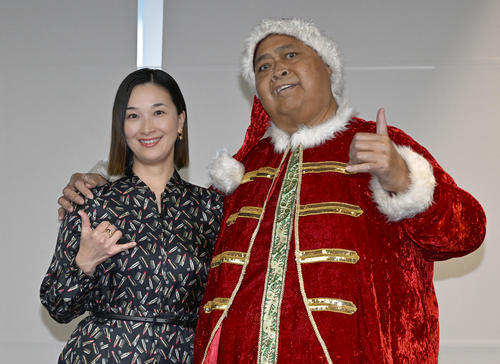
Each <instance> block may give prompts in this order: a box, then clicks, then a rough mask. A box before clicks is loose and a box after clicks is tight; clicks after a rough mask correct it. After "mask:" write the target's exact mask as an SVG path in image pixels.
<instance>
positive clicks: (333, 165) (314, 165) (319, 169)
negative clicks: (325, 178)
mask: <svg viewBox="0 0 500 364" xmlns="http://www.w3.org/2000/svg"><path fill="white" fill-rule="evenodd" d="M346 166H347V163H343V162H335V161H325V162H307V163H304V164H303V165H302V173H304V174H305V173H327V172H335V173H342V174H352V173H349V172H347V171H346V170H345V167H346Z"/></svg>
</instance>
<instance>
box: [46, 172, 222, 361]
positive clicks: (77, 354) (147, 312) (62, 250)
mask: <svg viewBox="0 0 500 364" xmlns="http://www.w3.org/2000/svg"><path fill="white" fill-rule="evenodd" d="M94 197H95V198H94V199H93V200H86V202H85V205H84V206H83V207H82V208H83V210H84V211H85V212H86V213H87V214H88V215H89V217H90V220H91V222H92V225H93V227H94V228H95V227H96V226H97V225H98V224H99V223H100V222H102V221H104V220H107V221H110V222H111V223H112V224H114V225H115V226H116V227H117V228H118V229H120V230H121V231H122V232H123V237H122V239H121V240H120V242H119V243H126V242H129V241H136V242H137V246H136V247H135V248H133V249H130V250H129V251H126V252H123V253H121V254H118V255H116V256H114V257H112V258H110V259H108V260H107V261H106V262H104V263H102V264H100V265H99V266H98V267H97V269H96V272H95V274H94V277H89V276H87V275H85V274H83V272H82V271H81V270H80V269H79V268H78V266H77V265H76V263H75V256H76V253H77V252H78V247H79V239H80V231H81V220H80V217H79V215H78V214H77V210H78V209H76V211H74V212H73V213H71V214H68V215H67V216H66V218H65V220H64V222H63V224H62V225H61V228H60V231H59V236H58V241H57V245H56V251H55V254H54V257H53V259H52V263H51V264H50V267H49V269H48V271H47V274H46V276H45V278H44V280H43V282H42V286H41V289H40V297H41V301H42V304H43V305H44V306H45V307H46V308H47V310H48V311H49V313H50V315H51V316H52V317H53V318H54V319H55V320H57V321H59V322H69V321H71V320H73V319H74V318H76V317H78V316H80V315H81V314H83V313H84V312H85V311H91V312H108V313H109V312H110V313H117V314H124V315H132V316H147V317H153V316H158V317H162V318H167V319H172V320H177V321H179V322H181V323H182V322H186V323H189V322H196V320H197V318H198V311H199V305H200V302H201V298H202V295H203V290H204V287H205V283H206V277H207V274H208V270H209V264H210V258H211V255H212V251H213V245H214V242H215V238H216V235H217V231H218V229H219V224H220V219H221V214H222V197H221V196H220V195H218V194H217V193H216V192H213V191H210V190H207V189H205V188H202V187H198V186H194V185H191V184H189V183H187V182H185V181H183V180H182V179H181V178H180V177H179V175H178V174H177V172H175V173H174V175H173V176H172V178H171V179H170V181H169V182H168V184H167V185H166V188H165V191H164V192H163V193H162V211H161V213H159V212H158V208H157V204H156V200H155V196H154V194H153V192H152V191H151V190H150V189H149V188H148V187H147V186H146V185H145V184H144V183H143V182H142V181H141V180H140V179H139V178H138V177H137V176H130V177H123V178H121V179H119V180H118V181H116V182H114V183H110V184H107V185H105V186H103V187H100V188H98V189H96V190H94ZM193 335H194V329H192V328H189V327H186V326H182V325H174V324H162V325H158V324H157V325H153V324H150V323H144V322H132V321H123V320H111V319H102V318H96V317H94V316H89V317H87V318H85V319H83V320H82V321H81V322H80V323H79V325H78V327H77V329H76V330H75V331H74V332H73V334H72V335H71V337H70V339H69V340H68V342H67V344H66V346H65V348H64V350H63V352H62V353H61V356H60V358H59V362H60V363H73V364H78V363H137V364H140V363H141V364H142V363H155V364H156V363H190V362H192V350H193V348H192V343H193Z"/></svg>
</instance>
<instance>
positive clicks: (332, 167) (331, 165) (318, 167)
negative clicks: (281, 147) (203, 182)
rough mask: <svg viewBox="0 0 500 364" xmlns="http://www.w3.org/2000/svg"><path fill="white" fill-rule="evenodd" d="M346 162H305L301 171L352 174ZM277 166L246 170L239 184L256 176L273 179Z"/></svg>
mask: <svg viewBox="0 0 500 364" xmlns="http://www.w3.org/2000/svg"><path fill="white" fill-rule="evenodd" d="M346 166H347V163H344V162H336V161H325V162H307V163H303V165H302V173H304V174H305V173H328V172H335V173H342V174H352V173H349V172H347V171H346V170H345V167H346ZM277 171H278V168H273V167H261V168H259V169H256V170H255V171H250V172H247V173H245V174H244V175H243V179H242V180H241V184H244V183H248V182H252V181H255V179H256V178H268V179H273V178H274V176H276V173H277Z"/></svg>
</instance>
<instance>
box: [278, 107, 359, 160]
mask: <svg viewBox="0 0 500 364" xmlns="http://www.w3.org/2000/svg"><path fill="white" fill-rule="evenodd" d="M355 114H356V113H355V112H354V110H353V109H352V108H351V107H350V106H349V105H347V104H346V103H344V105H341V106H340V107H339V108H338V109H337V112H336V113H335V115H334V116H333V117H332V118H331V119H329V120H327V121H325V122H324V123H321V124H318V125H313V126H306V125H302V126H301V127H299V129H298V130H297V131H296V132H295V133H293V134H291V135H290V134H288V133H286V132H284V131H283V130H281V129H280V128H278V127H277V126H276V125H275V124H274V123H271V125H270V127H269V129H268V134H269V136H270V137H271V141H272V143H273V145H274V151H275V152H276V153H283V152H284V151H285V150H286V149H287V148H288V147H289V146H290V147H291V148H292V149H295V148H297V147H298V146H299V145H302V147H303V148H304V149H307V148H313V147H316V146H318V145H320V144H322V143H324V142H325V141H326V140H329V139H332V138H334V137H335V133H338V132H341V131H342V130H345V128H346V127H347V124H348V122H349V120H351V118H352V117H353V116H354V115H355Z"/></svg>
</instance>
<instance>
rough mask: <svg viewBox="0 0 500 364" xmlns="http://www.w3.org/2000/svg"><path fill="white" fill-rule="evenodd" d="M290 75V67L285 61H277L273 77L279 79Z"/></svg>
mask: <svg viewBox="0 0 500 364" xmlns="http://www.w3.org/2000/svg"><path fill="white" fill-rule="evenodd" d="M286 75H288V69H287V67H286V66H285V65H284V64H283V63H281V62H280V63H277V64H276V67H275V69H274V73H273V79H274V80H279V79H280V78H282V77H285V76H286Z"/></svg>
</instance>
